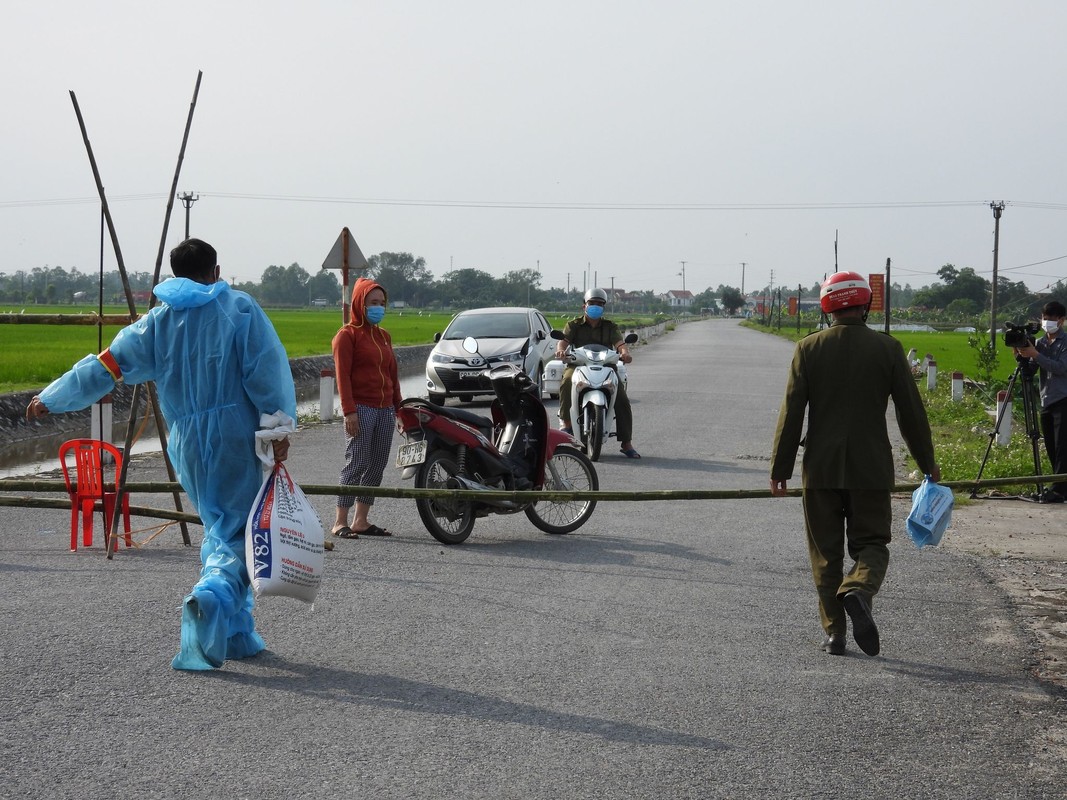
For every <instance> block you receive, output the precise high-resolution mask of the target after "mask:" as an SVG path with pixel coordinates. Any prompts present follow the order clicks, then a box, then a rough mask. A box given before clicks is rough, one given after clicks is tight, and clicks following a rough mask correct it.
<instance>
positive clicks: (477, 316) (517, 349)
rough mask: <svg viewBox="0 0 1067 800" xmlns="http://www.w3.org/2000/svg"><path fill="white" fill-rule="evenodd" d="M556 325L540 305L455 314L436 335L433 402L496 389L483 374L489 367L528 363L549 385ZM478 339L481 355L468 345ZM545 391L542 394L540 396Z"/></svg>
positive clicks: (429, 384) (430, 381) (429, 378)
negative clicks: (466, 341)
mask: <svg viewBox="0 0 1067 800" xmlns="http://www.w3.org/2000/svg"><path fill="white" fill-rule="evenodd" d="M551 330H552V326H551V325H549V324H548V321H547V320H546V319H545V316H544V314H542V313H541V312H540V311H538V310H537V309H536V308H510V307H502V308H475V309H471V310H470V311H461V312H460V313H458V314H456V316H454V317H453V318H452V321H451V322H449V323H448V327H447V328H445V330H444V333H438V334H435V335H434V341H435V342H437V345H436V346H435V347H434V349H433V352H431V353H430V357H429V358H428V359H427V360H426V390H427V395H428V397H429V400H430V402H431V403H443V402H444V401H445V400H446V399H447V398H449V397H458V398H461V399H463V400H472V399H474V398H475V397H477V396H479V395H491V394H493V388H492V386H490V384H489V381H488V379H486V378H485V377H483V376H482V371H483V370H485V368H486V367H487V366H494V365H496V364H505V363H512V364H519V363H521V364H523V366H524V368H525V370H526V374H527V375H529V376H530V379H531V380H532V381H533V382H534V384H536V385H537V387H538V388H539V389H543V388H544V387H543V374H544V371H545V364H547V363H548V362H549V361H550V360H551V359H552V354H553V353H554V352H555V349H556V344H555V342H554V341H553V340H552V339H551V338H550V337H549V335H548V334H549V333H550V332H551ZM467 336H473V337H474V338H475V339H477V340H478V354H477V355H471V354H470V353H468V352H466V351H465V350H464V349H463V347H462V344H463V339H464V338H465V337H467ZM538 396H540V395H538Z"/></svg>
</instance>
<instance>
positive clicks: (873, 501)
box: [771, 272, 941, 656]
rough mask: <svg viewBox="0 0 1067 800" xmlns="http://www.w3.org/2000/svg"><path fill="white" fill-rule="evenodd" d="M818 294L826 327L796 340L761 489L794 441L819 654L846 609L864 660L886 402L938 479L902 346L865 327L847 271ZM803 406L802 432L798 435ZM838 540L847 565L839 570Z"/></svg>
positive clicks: (884, 554)
mask: <svg viewBox="0 0 1067 800" xmlns="http://www.w3.org/2000/svg"><path fill="white" fill-rule="evenodd" d="M821 295H822V296H821V304H822V308H823V311H826V312H827V313H829V314H832V316H833V324H832V325H831V326H830V327H829V328H826V329H824V330H821V331H818V332H816V333H813V334H811V335H809V336H807V337H805V338H804V339H802V340H801V341H800V342H798V343H797V346H796V351H795V352H794V354H793V363H792V365H791V366H790V368H789V379H788V383H787V385H786V391H785V399H784V401H783V403H782V408H781V411H780V413H779V415H778V430H777V431H776V433H775V436H774V450H773V453H772V457H771V493H772V494H773V495H774V496H776V497H783V496H785V494H786V482H787V481H788V480H789V478H790V477H791V476H792V474H793V465H794V463H795V461H796V455H797V448H798V447H799V446H800V445H802V444H803V445H804V460H803V481H804V493H803V499H804V526H805V529H806V531H807V540H808V554H809V556H810V558H811V571H812V576H813V577H814V579H815V588H816V591H817V592H818V595H819V614H820V616H821V618H822V625H823V629H824V630H825V631H826V637H827V638H826V640H825V641H824V642H823V649H824V650H826V651H827V652H828V653H831V654H833V655H841V654H843V653H844V651H845V633H846V631H847V627H848V626H847V619H846V616H845V615H846V613H847V615H848V617H850V618H851V619H852V635H853V638H855V640H856V644H858V645H859V647H860V649H861V650H863V652H865V653H867V654H868V655H872V656H873V655H877V654H878V652H879V649H880V643H879V637H878V628H877V626H876V625H875V623H874V618H873V616H872V615H871V603H872V600H873V597H874V595H875V594H877V593H878V590H879V588H880V587H881V585H882V581H883V580H884V578H885V573H886V568H887V566H888V565H889V548H888V545H889V540H890V525H891V523H892V516H893V515H892V509H891V506H890V490H891V489H892V487H893V484H894V467H893V450H892V446H891V445H890V443H889V433H888V430H887V426H886V408H887V404H888V400H889V398H890V397H892V398H893V405H894V408H895V410H896V416H897V424H898V425H899V427H900V432H901V434H903V436H904V440H905V442H906V443H907V445H908V449H909V450H910V451H911V454H912V456H913V457H914V458H915V461H916V463H918V465H919V468H920V469H921V470H922V471H923V472H924V473H926V474H927V475H929V476H930V479H931V480H932V481H934V482H937V481H939V480H941V470H940V468H939V467H938V465H937V462H936V461H935V460H934V445H933V441H932V438H931V435H930V424H929V421H928V420H927V417H926V408H925V407H924V406H923V402H922V398H921V397H920V396H919V392H918V389H916V387H915V379H914V377H912V373H911V369H910V368H909V366H908V362H907V359H906V358H905V356H904V349H903V348H902V347H901V346H900V343H899V342H898V341H897V340H896V339H894V338H892V337H891V336H887V335H885V334H883V333H879V332H877V331H873V330H871V329H870V328H868V327H867V324H866V320H867V309H868V307H869V306H870V301H871V290H870V287H869V286H868V285H867V282H866V281H865V280H864V279H863V277H862V276H861V275H859V274H857V273H855V272H838V273H835V274H834V275H831V276H830V277H829V278H828V279H827V280H826V282H825V283H823V286H822V293H821ZM805 407H806V408H807V412H808V430H807V434H806V436H804V438H803V439H802V438H801V436H802V428H803V424H804V409H805ZM846 542H847V545H848V554H849V556H850V557H851V558H852V559H853V561H854V562H855V563H854V565H853V567H852V569H851V570H849V572H848V573H847V574H844V555H845V544H846Z"/></svg>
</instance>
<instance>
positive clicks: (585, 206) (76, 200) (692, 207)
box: [0, 192, 1067, 211]
mask: <svg viewBox="0 0 1067 800" xmlns="http://www.w3.org/2000/svg"><path fill="white" fill-rule="evenodd" d="M200 195H201V196H203V197H215V198H220V199H227V200H259V201H267V202H288V203H333V204H345V205H380V206H417V207H429V208H502V209H532V210H548V211H819V210H848V209H855V210H862V209H888V208H959V207H968V206H982V205H986V202H985V201H982V200H923V201H902V202H894V201H876V202H859V203H835V202H825V203H581V202H563V203H544V202H532V201H509V200H499V201H498V200H421V199H405V198H360V197H326V196H316V195H286V194H251V193H245V192H200ZM164 197H166V195H163V194H130V195H116V196H114V197H113V198H110V199H111V200H114V201H131V200H158V199H160V198H164ZM95 202H98V198H95V197H71V198H50V199H39V200H3V201H0V208H19V207H31V206H50V205H79V204H86V203H95ZM1030 205H1032V206H1033V207H1035V208H1061V209H1065V210H1067V205H1063V206H1057V205H1054V204H1030Z"/></svg>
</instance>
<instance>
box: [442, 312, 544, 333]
mask: <svg viewBox="0 0 1067 800" xmlns="http://www.w3.org/2000/svg"><path fill="white" fill-rule="evenodd" d="M529 335H530V323H529V320H528V319H527V316H526V314H525V313H523V314H507V313H502V314H461V315H460V316H458V317H456V318H455V319H454V320H452V324H451V325H449V326H448V327H447V328H446V329H445V334H444V336H443V337H442V338H444V339H463V338H465V337H467V336H473V337H474V338H475V339H526V338H528V337H529Z"/></svg>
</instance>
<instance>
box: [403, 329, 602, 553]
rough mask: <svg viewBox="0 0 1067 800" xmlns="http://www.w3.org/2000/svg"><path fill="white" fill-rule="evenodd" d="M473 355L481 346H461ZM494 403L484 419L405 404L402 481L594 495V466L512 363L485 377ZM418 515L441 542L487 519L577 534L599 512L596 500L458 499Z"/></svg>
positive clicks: (418, 401)
mask: <svg viewBox="0 0 1067 800" xmlns="http://www.w3.org/2000/svg"><path fill="white" fill-rule="evenodd" d="M463 349H464V350H466V351H467V352H468V353H471V354H472V355H474V354H477V352H478V342H477V340H475V339H474V338H472V337H468V338H467V339H465V340H464V341H463ZM485 375H486V377H488V379H489V381H490V383H491V384H492V387H493V392H494V394H495V395H496V398H495V399H494V400H493V404H492V407H491V409H490V413H491V414H492V418H491V419H490V418H486V417H483V416H481V415H480V414H476V413H474V412H471V411H464V410H461V409H458V408H451V407H446V406H443V405H437V404H434V403H431V402H429V401H427V400H424V399H422V398H411V399H407V400H404V401H403V402H402V403H401V404H400V409H399V411H398V412H397V417H396V426H397V430H399V431H400V433H401V435H402V436H403V437H404V439H405V443H404V444H402V445H400V448H399V450H398V452H397V458H396V466H397V468H398V469H400V470H401V477H402V478H405V479H408V478H414V479H415V486H416V488H419V489H473V490H483V491H494V490H495V491H522V490H527V489H533V490H545V491H551V490H556V491H570V490H577V491H596V490H597V489H599V487H600V483H599V481H598V479H597V474H596V467H594V466H593V463H592V462H591V461H590V460H589V459H588V458H587V457H586V456H585V454H584V453H582V452H581V450H579V449H578V447H577V442H576V441H575V440H574V438H573V437H571V436H569V435H568V434H566V433H564V432H563V431H559V430H556V429H555V428H554V427H553V426H552V425H550V424H549V420H548V412H547V411H546V410H545V407H544V404H543V403H542V402H541V397H540V390H539V387H538V385H537V383H536V382H535V381H533V380H531V379H530V376H529V375H527V374H526V373H525V372H524V371H523V370H522V369H521V368H520V367H518V366H516V365H514V364H498V365H495V366H491V367H490V368H488V369H487V370H486V371H485ZM415 505H416V507H417V508H418V511H419V517H420V518H421V519H422V522H423V524H424V525H425V526H426V529H427V530H428V531H429V532H430V534H431V535H432V536H433V537H434V538H435V539H437V540H438V541H439V542H442V543H444V544H459V543H460V542H463V541H465V540H466V539H467V537H468V536H470V534H471V531H472V530H473V529H474V521H475V520H476V519H477V518H479V517H485V516H488V515H489V514H514V513H516V512H519V511H524V512H525V513H526V516H527V517H528V518H529V519H530V521H531V522H532V523H533V524H534V525H536V526H537V527H538V528H539V529H541V530H542V531H545V532H546V533H570V532H571V531H574V530H577V529H578V528H580V527H581V526H582V525H583V524H585V522H586V520H588V519H589V517H590V516H591V515H592V513H593V509H594V508H596V501H595V500H580V499H579V500H559V501H555V500H532V501H529V500H527V501H517V500H503V499H500V500H497V499H493V500H469V499H466V498H462V497H456V496H442V497H427V498H422V497H420V498H418V499H417V500H416V501H415Z"/></svg>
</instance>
